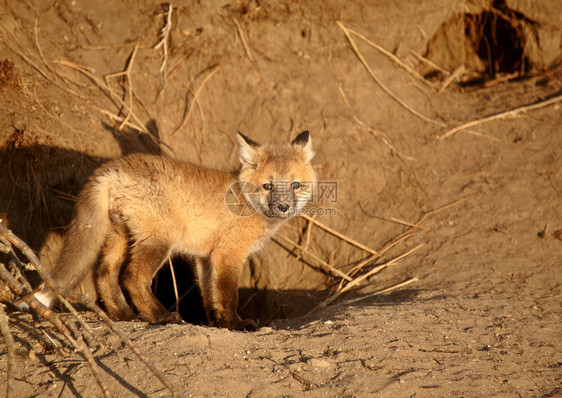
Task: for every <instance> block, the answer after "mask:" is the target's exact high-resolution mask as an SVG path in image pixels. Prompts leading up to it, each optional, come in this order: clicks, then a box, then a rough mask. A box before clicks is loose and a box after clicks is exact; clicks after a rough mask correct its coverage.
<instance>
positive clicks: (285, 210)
mask: <svg viewBox="0 0 562 398" xmlns="http://www.w3.org/2000/svg"><path fill="white" fill-rule="evenodd" d="M277 208H278V209H279V210H280V211H281V213H286V212H287V210H289V205H279V206H277Z"/></svg>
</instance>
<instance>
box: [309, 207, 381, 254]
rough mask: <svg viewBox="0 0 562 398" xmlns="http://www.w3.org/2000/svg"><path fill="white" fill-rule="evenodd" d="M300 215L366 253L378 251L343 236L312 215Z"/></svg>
mask: <svg viewBox="0 0 562 398" xmlns="http://www.w3.org/2000/svg"><path fill="white" fill-rule="evenodd" d="M301 217H302V218H304V219H305V220H308V221H309V222H311V223H313V224H314V225H316V226H318V227H320V228H322V229H323V230H324V231H326V232H328V233H330V234H332V235H334V236H335V237H337V238H340V239H341V240H343V241H346V242H347V243H349V244H351V245H353V246H355V247H358V248H360V249H362V250H365V251H366V252H367V253H371V254H378V252H377V251H376V250H374V249H371V248H370V247H368V246H365V245H363V244H361V243H359V242H357V241H356V240H353V239H351V238H350V237H348V236H345V235H344V234H342V233H341V232H338V231H336V230H335V229H333V228H330V227H328V226H327V225H325V224H323V223H321V222H320V221H318V220H316V219H315V218H312V217H310V216H307V215H302V216H301Z"/></svg>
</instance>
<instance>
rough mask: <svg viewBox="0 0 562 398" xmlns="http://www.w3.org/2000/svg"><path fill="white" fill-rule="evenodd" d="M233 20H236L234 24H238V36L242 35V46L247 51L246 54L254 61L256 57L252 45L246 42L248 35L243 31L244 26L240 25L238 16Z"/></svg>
mask: <svg viewBox="0 0 562 398" xmlns="http://www.w3.org/2000/svg"><path fill="white" fill-rule="evenodd" d="M232 21H233V22H234V25H236V30H237V31H238V36H240V41H241V42H242V46H243V47H244V51H245V52H246V55H247V56H248V58H249V59H250V61H252V62H254V57H253V56H252V53H251V52H250V47H248V43H247V42H246V37H245V36H244V32H243V31H242V27H241V26H240V23H239V22H238V20H237V19H236V18H232Z"/></svg>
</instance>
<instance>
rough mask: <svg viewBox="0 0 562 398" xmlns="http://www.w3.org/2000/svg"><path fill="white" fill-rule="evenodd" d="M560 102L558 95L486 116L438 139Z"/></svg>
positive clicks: (458, 127) (452, 130)
mask: <svg viewBox="0 0 562 398" xmlns="http://www.w3.org/2000/svg"><path fill="white" fill-rule="evenodd" d="M560 101H562V95H558V96H556V97H553V98H550V99H548V100H544V101H540V102H536V103H534V104H530V105H524V106H520V107H517V108H514V109H510V110H508V111H504V112H500V113H496V114H493V115H490V116H486V117H483V118H480V119H476V120H472V121H470V122H466V123H463V124H461V125H460V126H457V127H455V128H453V129H451V130H449V131H447V132H446V133H445V134H443V135H440V136H439V137H437V138H438V139H440V140H444V139H445V138H447V137H450V136H452V135H453V134H455V133H457V132H459V131H461V130H464V129H467V128H469V127H472V126H476V125H478V124H482V123H487V122H490V121H492V120H498V119H505V118H507V117H513V116H516V115H518V114H520V113H523V112H528V111H533V110H535V109H540V108H544V107H547V106H549V105H552V104H555V103H557V102H560Z"/></svg>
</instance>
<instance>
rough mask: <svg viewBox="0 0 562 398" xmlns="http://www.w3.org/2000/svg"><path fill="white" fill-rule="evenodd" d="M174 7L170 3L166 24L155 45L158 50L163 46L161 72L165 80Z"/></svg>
mask: <svg viewBox="0 0 562 398" xmlns="http://www.w3.org/2000/svg"><path fill="white" fill-rule="evenodd" d="M173 10H174V7H173V6H172V3H170V4H168V14H167V17H166V24H165V25H164V27H163V28H162V30H161V31H160V41H159V42H158V43H157V44H156V45H155V46H154V47H153V48H154V49H155V50H158V49H159V48H160V47H162V52H163V59H162V64H161V65H160V73H162V74H163V75H164V80H166V62H168V41H169V37H170V32H171V31H172V11H173Z"/></svg>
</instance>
